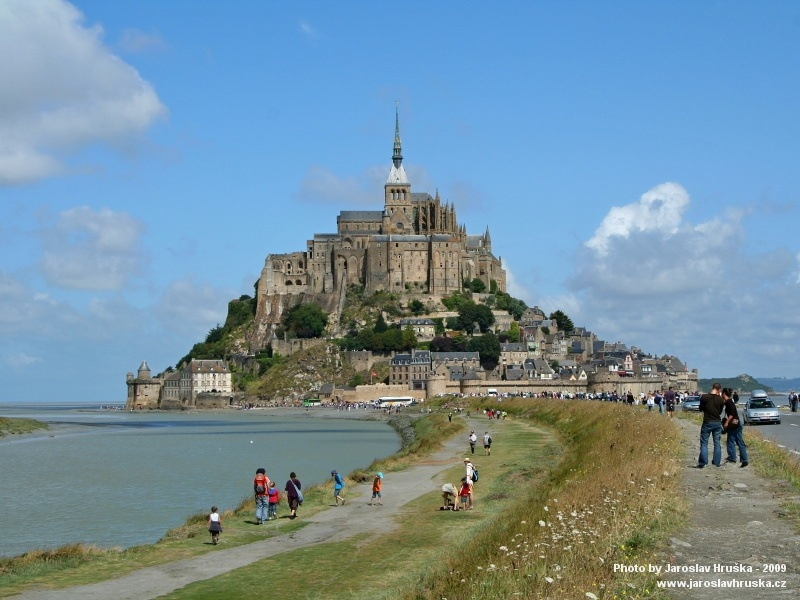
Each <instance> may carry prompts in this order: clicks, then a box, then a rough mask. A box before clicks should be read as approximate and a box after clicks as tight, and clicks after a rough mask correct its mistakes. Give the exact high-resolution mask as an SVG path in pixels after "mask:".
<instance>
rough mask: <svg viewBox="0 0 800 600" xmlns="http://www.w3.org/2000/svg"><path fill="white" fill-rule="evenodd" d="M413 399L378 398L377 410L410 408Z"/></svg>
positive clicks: (409, 397) (399, 397)
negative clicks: (394, 407)
mask: <svg viewBox="0 0 800 600" xmlns="http://www.w3.org/2000/svg"><path fill="white" fill-rule="evenodd" d="M413 403H414V398H412V397H411V396H382V397H380V398H378V408H390V407H392V406H411V405H412V404H413Z"/></svg>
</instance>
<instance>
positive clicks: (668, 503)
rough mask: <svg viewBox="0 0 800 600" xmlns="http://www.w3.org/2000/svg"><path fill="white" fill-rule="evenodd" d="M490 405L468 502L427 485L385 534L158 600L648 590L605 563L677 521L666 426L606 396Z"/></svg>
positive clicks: (651, 589)
mask: <svg viewBox="0 0 800 600" xmlns="http://www.w3.org/2000/svg"><path fill="white" fill-rule="evenodd" d="M476 407H478V405H477V404H475V405H473V406H472V409H473V410H474V409H475V408H476ZM503 407H504V409H505V410H507V411H508V413H509V414H510V415H511V418H512V419H513V420H514V421H515V422H514V421H511V420H509V421H508V422H504V423H502V425H501V427H503V428H504V429H503V430H502V435H501V434H498V435H497V436H496V438H495V439H496V441H497V440H502V444H501V445H500V444H495V448H493V454H492V456H491V457H484V456H480V458H479V462H480V466H481V479H480V481H479V483H478V484H477V485H476V489H477V491H476V493H477V495H478V501H477V504H476V510H474V511H470V512H467V513H451V512H446V511H438V510H436V509H435V508H436V507H438V502H439V494H438V492H431V493H430V494H428V495H426V496H424V497H422V498H420V499H418V500H416V501H414V502H412V503H410V504H409V505H407V506H406V507H404V508H403V510H401V511H399V512H398V513H397V514H395V515H393V518H394V519H395V520H396V521H397V523H398V527H397V528H396V529H395V530H393V531H392V532H390V533H385V534H382V535H375V536H369V537H362V538H360V539H351V540H348V541H346V542H339V543H336V544H320V545H316V546H314V547H310V548H306V549H302V550H296V551H292V552H287V553H284V554H280V555H276V556H273V557H271V558H268V559H263V560H260V561H257V562H255V563H253V564H252V565H250V566H247V567H244V568H241V569H237V570H235V571H232V572H230V573H228V574H226V575H224V576H221V577H215V578H214V579H212V580H208V581H201V582H197V583H195V584H192V585H190V586H187V587H186V588H183V589H182V590H179V591H177V592H175V593H173V594H170V595H169V596H168V597H169V598H173V599H185V598H205V597H213V596H225V597H228V598H246V597H250V596H252V595H253V594H257V593H259V591H263V590H266V591H268V593H269V594H270V595H272V596H274V597H277V598H289V597H295V596H297V595H301V596H303V597H304V598H329V597H335V596H338V595H342V594H345V595H347V596H348V597H352V598H370V599H374V598H409V599H410V598H425V599H436V600H439V599H441V598H458V599H460V600H461V599H469V598H476V599H477V598H481V599H483V598H536V597H547V598H570V599H571V598H585V597H588V598H593V597H596V598H614V597H617V598H622V597H624V598H658V597H659V593H660V592H659V590H657V589H656V588H655V579H654V578H653V577H652V576H650V575H648V574H646V573H644V574H642V573H630V574H622V573H619V572H616V570H615V568H614V565H615V564H617V565H620V564H621V565H631V564H645V563H648V562H651V561H653V560H654V555H655V551H656V549H657V548H658V547H659V545H660V544H662V543H663V541H664V539H665V537H666V536H667V535H668V534H669V532H671V531H673V530H674V529H675V528H676V527H678V526H680V525H681V524H683V523H684V522H685V518H686V513H685V506H684V505H683V504H682V503H681V502H680V500H679V499H678V498H679V497H680V485H679V484H680V476H679V475H680V473H679V466H678V465H679V462H680V461H679V460H677V459H676V457H680V456H681V455H682V454H681V452H682V447H681V443H680V441H681V440H680V434H679V431H678V429H677V428H676V427H675V425H674V424H672V423H669V422H667V421H665V419H663V418H659V417H658V416H656V415H652V414H647V413H646V412H641V411H636V410H632V409H631V408H630V407H626V406H621V405H611V404H606V403H595V402H564V401H557V400H553V401H550V400H534V401H530V400H527V401H526V400H518V401H511V402H506V401H504V403H503ZM530 425H539V426H545V427H546V428H547V429H548V430H549V431H551V432H552V431H554V432H557V433H558V437H557V438H556V437H554V436H552V435H550V436H548V435H545V434H543V432H542V430H541V429H539V430H538V431H537V430H536V429H532V428H531V427H530ZM479 427H480V426H479ZM493 427H497V425H493ZM493 437H494V436H493ZM500 448H502V450H501V449H500ZM460 473H461V468H460V467H457V468H454V470H453V471H452V473H451V472H447V473H446V477H445V480H446V479H447V478H449V479H454V480H457V478H458V477H459V476H460ZM432 487H433V486H432ZM290 590H293V591H290Z"/></svg>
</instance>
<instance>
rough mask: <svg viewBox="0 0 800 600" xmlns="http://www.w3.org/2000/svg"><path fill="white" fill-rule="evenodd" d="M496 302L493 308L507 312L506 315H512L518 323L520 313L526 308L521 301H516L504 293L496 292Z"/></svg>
mask: <svg viewBox="0 0 800 600" xmlns="http://www.w3.org/2000/svg"><path fill="white" fill-rule="evenodd" d="M495 298H496V302H495V307H496V308H497V309H498V310H505V311H508V314H510V315H512V316H513V317H514V319H515V320H516V321H519V320H520V318H521V317H522V313H524V312H525V310H526V309H527V308H528V305H527V304H525V303H524V302H523V301H522V300H517V299H516V298H512V297H511V296H510V295H509V294H506V293H505V292H498V293H497V294H495Z"/></svg>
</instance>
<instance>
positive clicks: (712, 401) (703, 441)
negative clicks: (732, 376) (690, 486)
mask: <svg viewBox="0 0 800 600" xmlns="http://www.w3.org/2000/svg"><path fill="white" fill-rule="evenodd" d="M721 391H722V385H720V384H719V383H715V384H714V385H712V386H711V392H710V393H708V394H703V395H702V396H700V412H701V413H703V425H702V426H701V427H700V456H699V457H698V459H697V465H696V468H698V469H702V468H704V467H705V466H706V465H707V464H708V438H709V436H711V437H713V440H714V457H713V459H712V461H711V463H712V464H713V465H714V466H715V467H719V466H721V463H722V447H721V445H720V437H721V436H722V423H721V422H720V417H721V416H722V408H723V407H724V406H725V401H724V400H723V399H722V394H721Z"/></svg>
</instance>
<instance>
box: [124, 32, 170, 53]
mask: <svg viewBox="0 0 800 600" xmlns="http://www.w3.org/2000/svg"><path fill="white" fill-rule="evenodd" d="M119 47H120V48H121V49H122V50H123V51H124V52H129V53H131V54H140V53H142V52H150V51H161V50H165V49H166V48H167V43H166V42H165V41H164V38H162V37H161V36H160V35H158V34H156V33H145V32H144V31H139V30H138V29H126V30H125V31H123V32H122V36H120V40H119Z"/></svg>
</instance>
